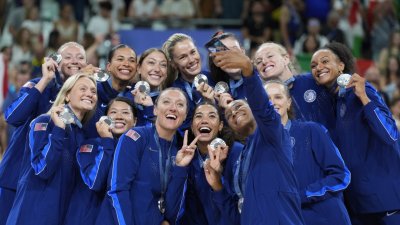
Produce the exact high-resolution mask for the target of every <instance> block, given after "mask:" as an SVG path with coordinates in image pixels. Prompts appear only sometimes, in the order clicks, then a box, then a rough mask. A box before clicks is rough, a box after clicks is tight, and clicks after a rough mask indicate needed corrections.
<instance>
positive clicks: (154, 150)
mask: <svg viewBox="0 0 400 225" xmlns="http://www.w3.org/2000/svg"><path fill="white" fill-rule="evenodd" d="M149 151H152V152H158V149H152V148H151V147H149Z"/></svg>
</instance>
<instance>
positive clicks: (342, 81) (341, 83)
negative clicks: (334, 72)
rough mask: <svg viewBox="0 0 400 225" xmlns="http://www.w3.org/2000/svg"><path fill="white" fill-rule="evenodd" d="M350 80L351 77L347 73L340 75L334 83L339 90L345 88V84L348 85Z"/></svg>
mask: <svg viewBox="0 0 400 225" xmlns="http://www.w3.org/2000/svg"><path fill="white" fill-rule="evenodd" d="M350 79H351V75H350V74H347V73H343V74H341V75H340V76H339V77H338V78H337V79H336V82H337V84H338V85H339V87H341V88H345V87H346V86H347V84H349V82H350Z"/></svg>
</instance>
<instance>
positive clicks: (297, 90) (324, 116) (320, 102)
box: [289, 73, 335, 131]
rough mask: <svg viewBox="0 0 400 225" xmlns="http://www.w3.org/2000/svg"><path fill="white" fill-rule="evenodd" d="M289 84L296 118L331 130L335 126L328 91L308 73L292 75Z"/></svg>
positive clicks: (332, 105)
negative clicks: (292, 77) (292, 78)
mask: <svg viewBox="0 0 400 225" xmlns="http://www.w3.org/2000/svg"><path fill="white" fill-rule="evenodd" d="M291 84H292V87H291V88H290V89H289V91H290V95H291V96H292V101H293V107H294V110H295V114H296V119H298V120H301V121H314V122H317V123H320V124H322V125H324V126H325V127H326V128H327V129H328V130H329V131H331V130H332V129H333V128H334V127H335V119H334V118H335V116H334V115H335V102H334V98H333V97H332V96H331V94H330V93H329V91H328V90H327V89H326V88H325V87H323V86H319V85H318V84H317V83H316V82H315V80H314V78H313V77H312V75H311V74H310V73H307V74H301V75H296V76H294V80H293V81H292V83H291Z"/></svg>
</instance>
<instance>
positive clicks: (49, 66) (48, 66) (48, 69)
mask: <svg viewBox="0 0 400 225" xmlns="http://www.w3.org/2000/svg"><path fill="white" fill-rule="evenodd" d="M57 67H58V64H57V62H56V61H54V60H53V59H52V58H48V57H45V58H44V63H43V64H42V79H44V80H45V81H47V82H50V81H51V80H52V79H53V78H54V77H55V74H56V70H57Z"/></svg>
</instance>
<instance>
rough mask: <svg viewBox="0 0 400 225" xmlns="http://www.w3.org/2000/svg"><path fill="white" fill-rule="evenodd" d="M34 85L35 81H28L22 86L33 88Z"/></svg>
mask: <svg viewBox="0 0 400 225" xmlns="http://www.w3.org/2000/svg"><path fill="white" fill-rule="evenodd" d="M33 86H35V83H33V82H32V81H28V82H26V83H25V84H24V86H22V87H26V88H32V87H33Z"/></svg>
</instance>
